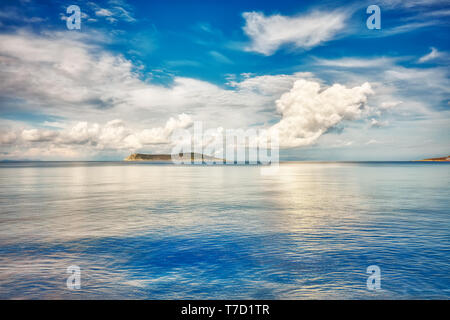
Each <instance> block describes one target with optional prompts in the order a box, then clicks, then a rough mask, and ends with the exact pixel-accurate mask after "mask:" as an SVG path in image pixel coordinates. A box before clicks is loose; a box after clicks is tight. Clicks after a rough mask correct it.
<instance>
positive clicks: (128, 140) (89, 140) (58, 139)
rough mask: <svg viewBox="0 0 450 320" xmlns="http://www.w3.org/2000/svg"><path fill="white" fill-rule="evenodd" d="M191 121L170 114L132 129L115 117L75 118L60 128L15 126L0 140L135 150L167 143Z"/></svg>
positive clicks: (26, 144)
mask: <svg viewBox="0 0 450 320" xmlns="http://www.w3.org/2000/svg"><path fill="white" fill-rule="evenodd" d="M191 125H192V119H191V117H190V116H189V115H186V114H180V115H178V117H175V118H174V117H171V118H170V119H169V120H168V121H167V122H166V124H165V125H164V126H162V127H155V128H151V129H145V130H136V129H135V128H133V127H130V126H128V125H127V124H126V123H125V122H124V121H122V120H120V119H115V120H111V121H108V122H107V123H105V124H103V125H101V124H98V123H89V122H87V121H82V122H77V123H75V124H74V125H72V126H71V127H67V128H65V129H62V130H47V129H36V128H32V129H22V130H20V129H16V130H15V131H3V132H0V144H1V145H3V146H5V145H11V144H16V145H20V146H24V147H27V148H34V149H35V150H37V149H38V148H40V147H41V148H43V149H44V148H46V149H56V150H67V149H68V148H72V149H74V150H76V149H80V148H84V149H86V147H88V148H91V149H93V150H97V151H98V150H108V149H110V150H126V151H130V150H137V149H140V148H142V147H144V146H147V145H153V144H170V142H171V140H170V138H171V135H172V133H173V132H174V131H175V130H177V129H186V128H189V127H190V126H191Z"/></svg>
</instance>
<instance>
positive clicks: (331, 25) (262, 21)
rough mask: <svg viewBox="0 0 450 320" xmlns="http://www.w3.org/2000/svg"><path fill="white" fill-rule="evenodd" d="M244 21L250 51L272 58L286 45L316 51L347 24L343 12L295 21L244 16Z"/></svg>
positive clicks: (291, 18)
mask: <svg viewBox="0 0 450 320" xmlns="http://www.w3.org/2000/svg"><path fill="white" fill-rule="evenodd" d="M243 17H244V19H245V26H244V27H243V30H244V32H245V34H247V36H249V37H250V39H251V44H250V45H249V46H248V47H247V48H246V49H247V50H248V51H255V52H258V53H261V54H264V55H271V54H273V53H274V52H275V51H277V50H278V49H279V48H280V47H281V46H283V45H286V44H290V45H292V46H293V47H295V48H300V49H310V48H312V47H315V46H317V45H319V44H321V43H323V42H325V41H328V40H331V39H332V38H333V37H334V36H335V35H336V33H337V32H339V31H341V30H342V29H343V28H344V27H345V24H346V20H347V14H346V13H345V12H343V11H331V12H330V11H325V12H320V11H316V12H312V13H310V14H304V15H299V16H293V17H288V16H282V15H279V14H276V15H272V16H265V15H264V14H263V13H260V12H244V13H243Z"/></svg>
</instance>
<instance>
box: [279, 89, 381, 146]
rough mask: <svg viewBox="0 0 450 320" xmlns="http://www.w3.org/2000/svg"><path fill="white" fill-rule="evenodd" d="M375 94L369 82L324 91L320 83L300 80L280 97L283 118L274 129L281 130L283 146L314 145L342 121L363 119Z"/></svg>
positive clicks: (280, 110)
mask: <svg viewBox="0 0 450 320" xmlns="http://www.w3.org/2000/svg"><path fill="white" fill-rule="evenodd" d="M373 93H374V92H373V91H372V89H371V86H370V84H369V83H364V84H363V85H361V86H358V87H354V88H350V89H348V88H346V87H345V86H342V85H340V84H334V85H333V86H331V87H329V88H327V89H325V90H322V91H321V88H320V84H319V83H317V82H314V81H308V80H297V81H296V82H295V83H294V87H293V88H292V89H291V90H290V91H289V92H287V93H285V94H283V95H282V96H281V98H280V99H279V100H277V110H278V112H279V113H280V114H281V116H282V117H281V120H280V121H279V122H278V123H277V124H275V125H274V126H272V127H271V130H277V131H278V133H279V136H280V146H281V147H286V148H289V147H299V146H307V145H311V144H313V143H315V142H316V141H317V139H318V138H319V137H320V136H321V135H322V134H324V133H325V132H326V131H327V130H328V129H330V128H332V127H333V126H335V125H337V124H338V123H340V122H342V121H344V120H354V119H357V118H359V117H360V116H361V113H362V109H363V108H364V107H365V105H366V103H367V99H368V96H369V95H371V94H373Z"/></svg>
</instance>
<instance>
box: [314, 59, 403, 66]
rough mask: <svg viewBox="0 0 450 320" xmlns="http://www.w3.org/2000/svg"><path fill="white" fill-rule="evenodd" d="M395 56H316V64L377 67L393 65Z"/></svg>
mask: <svg viewBox="0 0 450 320" xmlns="http://www.w3.org/2000/svg"><path fill="white" fill-rule="evenodd" d="M393 62H395V59H393V58H385V57H381V58H373V59H363V58H341V59H320V58H315V64H317V65H320V66H330V67H340V68H375V67H383V66H387V65H392V63H393Z"/></svg>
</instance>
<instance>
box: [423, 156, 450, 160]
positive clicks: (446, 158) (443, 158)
mask: <svg viewBox="0 0 450 320" xmlns="http://www.w3.org/2000/svg"><path fill="white" fill-rule="evenodd" d="M419 161H450V156H447V157H442V158H429V159H423V160H419Z"/></svg>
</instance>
